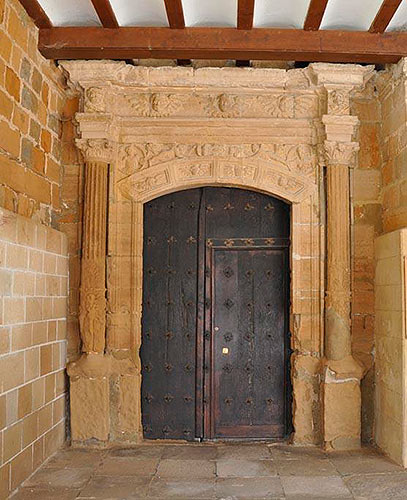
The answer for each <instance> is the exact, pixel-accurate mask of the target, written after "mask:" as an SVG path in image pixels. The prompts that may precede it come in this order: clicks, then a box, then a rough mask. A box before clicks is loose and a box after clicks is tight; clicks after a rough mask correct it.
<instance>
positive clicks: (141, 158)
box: [119, 143, 316, 176]
mask: <svg viewBox="0 0 407 500" xmlns="http://www.w3.org/2000/svg"><path fill="white" fill-rule="evenodd" d="M209 157H211V158H222V159H228V160H230V159H237V158H240V159H253V160H261V161H264V162H277V163H279V164H280V165H281V166H283V167H284V168H286V169H287V170H289V171H292V172H296V173H299V174H301V175H306V176H312V175H313V174H314V173H315V168H316V154H315V151H314V148H313V147H312V146H310V145H309V144H294V145H293V144H260V143H258V144H212V143H207V144H168V143H167V144H152V143H147V144H123V145H121V146H120V148H119V170H120V171H121V172H122V173H123V174H124V175H130V174H132V173H135V172H139V171H141V170H144V169H148V168H151V167H154V166H156V165H159V164H161V163H166V162H169V161H174V160H187V159H188V160H195V159H202V158H209Z"/></svg>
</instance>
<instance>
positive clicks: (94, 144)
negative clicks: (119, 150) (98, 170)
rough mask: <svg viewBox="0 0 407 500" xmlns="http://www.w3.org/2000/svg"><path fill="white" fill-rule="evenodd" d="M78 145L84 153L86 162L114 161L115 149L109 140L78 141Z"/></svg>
mask: <svg viewBox="0 0 407 500" xmlns="http://www.w3.org/2000/svg"><path fill="white" fill-rule="evenodd" d="M76 145H77V147H78V148H79V149H80V150H81V151H82V153H83V155H84V157H85V161H101V162H105V163H111V162H112V161H113V156H114V151H115V147H114V144H113V143H112V142H111V141H109V140H108V139H77V140H76Z"/></svg>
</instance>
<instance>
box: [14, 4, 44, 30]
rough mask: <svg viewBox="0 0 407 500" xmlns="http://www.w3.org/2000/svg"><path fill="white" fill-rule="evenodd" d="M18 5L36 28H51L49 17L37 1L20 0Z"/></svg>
mask: <svg viewBox="0 0 407 500" xmlns="http://www.w3.org/2000/svg"><path fill="white" fill-rule="evenodd" d="M20 3H21V5H22V6H23V7H24V9H25V10H26V11H27V14H28V15H29V16H30V17H31V19H32V20H33V21H34V23H35V24H36V26H38V28H52V23H51V21H50V19H49V17H48V16H47V14H45V11H44V9H43V8H42V7H41V5H40V4H39V3H38V2H37V0H20Z"/></svg>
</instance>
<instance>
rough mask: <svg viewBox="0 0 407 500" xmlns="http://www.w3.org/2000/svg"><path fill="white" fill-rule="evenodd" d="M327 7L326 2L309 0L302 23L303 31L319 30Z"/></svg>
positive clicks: (326, 0)
mask: <svg viewBox="0 0 407 500" xmlns="http://www.w3.org/2000/svg"><path fill="white" fill-rule="evenodd" d="M327 5H328V0H311V2H310V4H309V7H308V12H307V16H306V17H305V21H304V29H305V30H307V31H316V30H318V29H319V27H320V26H321V22H322V18H323V17H324V13H325V10H326V6H327Z"/></svg>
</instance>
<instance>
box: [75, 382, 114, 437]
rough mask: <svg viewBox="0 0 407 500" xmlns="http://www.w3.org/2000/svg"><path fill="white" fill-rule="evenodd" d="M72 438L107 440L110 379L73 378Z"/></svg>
mask: <svg viewBox="0 0 407 500" xmlns="http://www.w3.org/2000/svg"><path fill="white" fill-rule="evenodd" d="M70 399H71V429H72V440H73V441H74V442H75V441H90V440H92V439H96V440H98V441H102V442H104V441H107V439H108V437H109V380H108V379H107V378H106V377H102V378H94V379H91V378H85V377H75V378H71V392H70Z"/></svg>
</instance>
